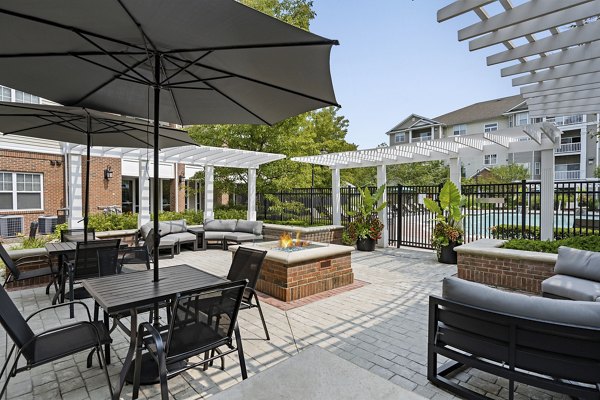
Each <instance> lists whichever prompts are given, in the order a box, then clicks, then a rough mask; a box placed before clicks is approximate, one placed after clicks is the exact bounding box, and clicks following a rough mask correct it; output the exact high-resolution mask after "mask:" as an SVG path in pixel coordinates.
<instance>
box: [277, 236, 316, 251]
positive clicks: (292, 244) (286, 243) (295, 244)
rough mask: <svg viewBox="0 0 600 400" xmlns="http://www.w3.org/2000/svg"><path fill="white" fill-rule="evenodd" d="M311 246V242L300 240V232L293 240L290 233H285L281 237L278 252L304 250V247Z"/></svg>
mask: <svg viewBox="0 0 600 400" xmlns="http://www.w3.org/2000/svg"><path fill="white" fill-rule="evenodd" d="M308 246H310V242H309V241H308V240H301V239H300V232H297V233H296V239H292V235H291V234H290V233H289V232H284V233H282V234H281V236H280V237H279V247H278V250H284V249H288V250H294V251H295V250H302V248H303V247H308Z"/></svg>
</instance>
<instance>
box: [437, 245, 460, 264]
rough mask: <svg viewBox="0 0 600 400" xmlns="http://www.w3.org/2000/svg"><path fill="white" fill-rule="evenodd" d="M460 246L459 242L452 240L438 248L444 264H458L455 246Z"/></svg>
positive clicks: (439, 259)
mask: <svg viewBox="0 0 600 400" xmlns="http://www.w3.org/2000/svg"><path fill="white" fill-rule="evenodd" d="M456 246H459V244H458V243H457V242H450V244H449V245H448V246H442V247H441V248H440V249H439V250H438V261H439V262H441V263H444V264H456V263H457V262H458V261H457V257H456V251H454V248H455V247H456Z"/></svg>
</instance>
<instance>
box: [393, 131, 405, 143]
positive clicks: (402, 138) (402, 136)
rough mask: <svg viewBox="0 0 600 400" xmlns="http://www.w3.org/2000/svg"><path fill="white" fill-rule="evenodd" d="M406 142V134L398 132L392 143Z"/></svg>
mask: <svg viewBox="0 0 600 400" xmlns="http://www.w3.org/2000/svg"><path fill="white" fill-rule="evenodd" d="M405 141H406V133H404V132H400V133H396V134H395V135H394V143H404V142H405Z"/></svg>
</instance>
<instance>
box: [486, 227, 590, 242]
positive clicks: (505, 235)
mask: <svg viewBox="0 0 600 400" xmlns="http://www.w3.org/2000/svg"><path fill="white" fill-rule="evenodd" d="M490 232H491V234H492V237H493V238H494V239H504V240H511V239H530V240H535V239H539V237H540V228H539V227H538V226H529V225H525V234H524V235H523V233H522V230H521V226H519V225H496V226H493V227H491V228H490ZM591 235H600V231H598V230H591V229H588V230H587V231H586V230H585V229H583V230H581V231H580V230H579V229H578V228H555V229H554V240H560V239H566V238H571V237H585V236H591Z"/></svg>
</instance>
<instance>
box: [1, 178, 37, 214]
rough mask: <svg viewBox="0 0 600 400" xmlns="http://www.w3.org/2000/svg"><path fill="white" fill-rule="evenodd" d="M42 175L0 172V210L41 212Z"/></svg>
mask: <svg viewBox="0 0 600 400" xmlns="http://www.w3.org/2000/svg"><path fill="white" fill-rule="evenodd" d="M41 209H43V207H42V174H28V173H20V172H0V210H41Z"/></svg>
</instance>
